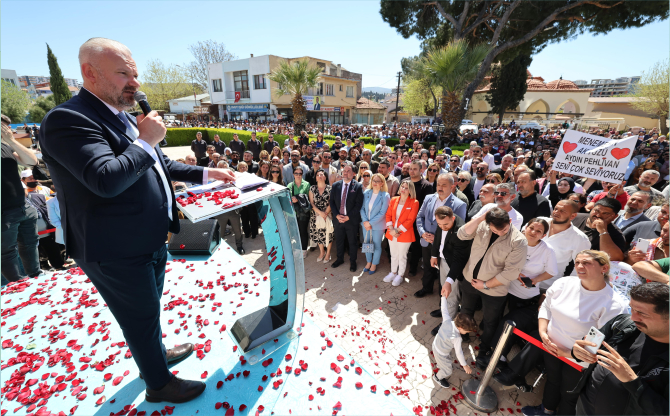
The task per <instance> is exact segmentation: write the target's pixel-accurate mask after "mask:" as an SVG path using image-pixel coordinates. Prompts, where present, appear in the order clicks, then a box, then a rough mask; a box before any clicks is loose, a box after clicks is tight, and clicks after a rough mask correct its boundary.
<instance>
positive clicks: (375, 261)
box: [361, 170, 389, 275]
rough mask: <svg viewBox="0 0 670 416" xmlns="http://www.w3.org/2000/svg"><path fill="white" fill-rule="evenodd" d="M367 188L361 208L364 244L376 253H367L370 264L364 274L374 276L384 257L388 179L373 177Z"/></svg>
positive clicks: (381, 176) (378, 176)
mask: <svg viewBox="0 0 670 416" xmlns="http://www.w3.org/2000/svg"><path fill="white" fill-rule="evenodd" d="M366 174H370V175H371V176H372V178H371V179H370V181H369V185H368V186H367V188H364V189H365V191H363V206H362V207H361V221H362V224H361V226H362V231H363V242H364V243H371V244H373V245H374V252H372V253H365V258H366V259H367V261H368V264H367V265H366V266H365V268H364V269H363V273H365V272H368V274H370V275H372V274H374V273H375V272H376V271H377V265H379V259H380V257H381V255H382V238H383V237H384V230H385V229H386V210H387V209H388V206H389V194H388V187H387V186H386V179H384V175H382V174H381V173H376V174H374V175H372V172H370V171H369V170H368V171H366Z"/></svg>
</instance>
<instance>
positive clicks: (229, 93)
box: [207, 55, 277, 119]
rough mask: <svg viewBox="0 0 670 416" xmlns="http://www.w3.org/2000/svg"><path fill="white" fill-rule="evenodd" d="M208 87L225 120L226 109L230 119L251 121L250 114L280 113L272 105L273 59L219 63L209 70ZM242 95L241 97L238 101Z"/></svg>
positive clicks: (256, 58) (261, 58) (249, 59)
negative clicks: (224, 107) (271, 69)
mask: <svg viewBox="0 0 670 416" xmlns="http://www.w3.org/2000/svg"><path fill="white" fill-rule="evenodd" d="M207 67H208V77H209V79H208V85H209V91H210V92H211V95H212V104H221V105H219V113H220V114H219V118H223V105H226V111H228V117H229V119H230V118H234V117H236V116H237V117H241V118H242V119H248V118H249V114H250V113H256V114H263V115H266V114H268V110H270V111H271V112H273V113H276V110H277V108H276V107H275V106H274V105H272V104H271V103H272V96H271V88H270V80H269V79H268V78H267V76H268V75H269V74H270V55H263V56H258V57H254V56H253V55H252V56H251V58H248V59H238V60H235V61H227V62H217V63H214V64H209V65H208V66H207ZM235 91H238V95H239V97H237V98H236V97H235Z"/></svg>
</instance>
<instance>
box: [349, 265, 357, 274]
mask: <svg viewBox="0 0 670 416" xmlns="http://www.w3.org/2000/svg"><path fill="white" fill-rule="evenodd" d="M349 271H351V272H355V271H356V265H355V264H352V265H351V267H349Z"/></svg>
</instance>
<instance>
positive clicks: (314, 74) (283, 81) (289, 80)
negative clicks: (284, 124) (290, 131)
mask: <svg viewBox="0 0 670 416" xmlns="http://www.w3.org/2000/svg"><path fill="white" fill-rule="evenodd" d="M320 75H321V68H319V67H316V66H312V67H310V65H309V60H307V59H301V60H299V61H295V62H294V63H292V64H291V63H289V61H287V60H282V61H281V62H280V63H279V66H277V67H276V68H275V69H274V70H273V71H272V74H270V76H269V77H268V78H270V81H273V82H276V83H278V84H279V87H278V88H277V89H276V90H275V91H276V95H277V96H278V97H281V96H282V95H284V94H290V95H292V96H293V99H292V100H291V106H292V107H293V126H294V130H295V131H296V133H298V134H299V133H300V131H301V130H303V129H304V128H305V127H304V126H305V122H306V121H307V109H306V108H305V100H303V98H302V96H303V95H304V94H307V90H308V89H309V88H314V87H316V84H317V82H318V80H319V76H320Z"/></svg>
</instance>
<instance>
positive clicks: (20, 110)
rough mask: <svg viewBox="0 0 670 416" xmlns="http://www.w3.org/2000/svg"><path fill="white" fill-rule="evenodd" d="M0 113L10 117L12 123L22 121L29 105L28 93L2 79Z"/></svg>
mask: <svg viewBox="0 0 670 416" xmlns="http://www.w3.org/2000/svg"><path fill="white" fill-rule="evenodd" d="M1 94H2V104H1V106H2V114H4V115H6V116H7V117H9V118H11V119H12V122H13V123H22V122H23V119H25V118H26V111H27V110H28V106H29V105H30V97H29V96H28V93H27V92H25V91H22V90H21V89H20V88H19V87H17V86H16V85H14V84H12V83H11V82H7V81H5V80H2V91H1Z"/></svg>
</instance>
